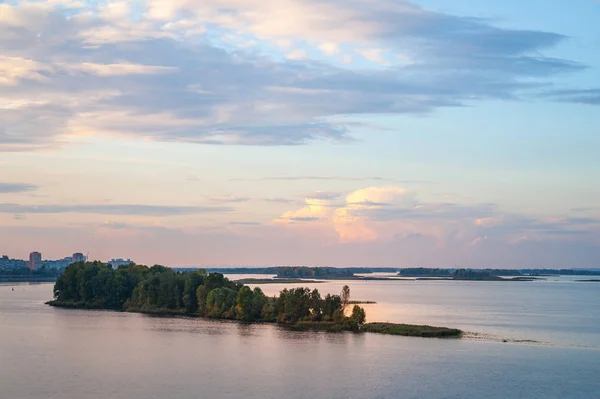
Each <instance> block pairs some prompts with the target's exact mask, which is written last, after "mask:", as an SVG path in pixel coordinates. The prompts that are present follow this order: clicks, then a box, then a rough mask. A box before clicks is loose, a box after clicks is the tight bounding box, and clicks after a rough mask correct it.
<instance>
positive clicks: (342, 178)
mask: <svg viewBox="0 0 600 399" xmlns="http://www.w3.org/2000/svg"><path fill="white" fill-rule="evenodd" d="M247 180H266V181H268V180H274V181H278V180H283V181H297V180H323V181H336V180H337V181H368V180H375V181H382V180H386V179H384V178H383V177H379V176H366V177H346V176H271V177H259V178H256V179H244V178H236V179H231V181H247Z"/></svg>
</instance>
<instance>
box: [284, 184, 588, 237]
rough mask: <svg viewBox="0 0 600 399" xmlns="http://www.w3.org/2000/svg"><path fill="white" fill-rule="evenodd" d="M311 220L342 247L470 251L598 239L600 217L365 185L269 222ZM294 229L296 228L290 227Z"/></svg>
mask: <svg viewBox="0 0 600 399" xmlns="http://www.w3.org/2000/svg"><path fill="white" fill-rule="evenodd" d="M297 220H311V221H314V222H315V224H314V225H312V226H313V227H311V228H312V229H313V230H311V231H312V233H313V234H319V233H318V232H316V231H315V230H314V227H318V228H319V229H321V232H322V233H325V232H327V231H335V233H336V234H337V236H338V238H339V241H340V242H342V243H353V242H375V241H378V242H381V241H383V242H387V241H390V240H396V239H399V238H400V239H405V238H409V237H426V238H428V239H432V240H434V241H435V242H436V243H437V245H440V246H447V245H455V246H457V247H461V246H462V247H469V246H471V247H473V246H476V245H477V246H479V245H483V244H484V242H488V240H489V241H502V242H505V243H517V242H521V241H523V240H524V239H527V240H532V239H534V240H553V239H558V238H560V239H568V238H569V237H573V238H575V237H578V238H581V239H588V240H592V241H593V240H595V239H600V218H594V217H571V216H564V217H553V218H534V217H530V216H525V215H520V214H513V213H508V212H502V211H501V210H500V209H499V207H498V206H497V205H496V204H491V203H475V204H473V203H448V202H444V203H440V202H423V201H421V200H419V199H418V196H417V193H416V192H414V191H412V190H408V189H406V188H403V187H397V186H382V187H376V186H374V187H367V188H364V189H359V190H356V191H353V192H351V193H349V194H347V195H346V196H345V198H344V200H343V202H342V203H340V201H339V200H337V198H335V197H334V198H330V196H327V195H325V196H323V197H322V198H312V197H310V196H309V197H308V198H306V199H305V205H304V207H302V208H300V209H297V210H293V211H288V212H285V213H283V214H282V215H281V216H280V217H279V218H278V219H275V220H274V223H275V224H276V225H277V224H283V225H285V224H286V223H287V224H290V223H292V224H293V222H294V221H297ZM292 227H293V228H298V227H301V226H296V227H294V226H292Z"/></svg>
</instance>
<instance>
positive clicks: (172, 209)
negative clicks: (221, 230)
mask: <svg viewBox="0 0 600 399" xmlns="http://www.w3.org/2000/svg"><path fill="white" fill-rule="evenodd" d="M231 211H233V208H230V207H227V206H167V205H117V204H90V205H19V204H6V203H4V204H2V203H0V213H18V214H60V213H88V214H98V215H144V216H181V215H196V214H204V213H228V212H231Z"/></svg>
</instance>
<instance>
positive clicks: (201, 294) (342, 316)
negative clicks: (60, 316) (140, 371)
mask: <svg viewBox="0 0 600 399" xmlns="http://www.w3.org/2000/svg"><path fill="white" fill-rule="evenodd" d="M54 298H55V300H54V301H52V302H50V304H51V305H55V306H68V307H81V308H96V309H113V310H124V311H131V312H143V313H170V314H186V315H197V316H201V317H209V318H216V319H235V320H242V321H248V322H253V321H263V322H277V323H280V324H287V325H300V324H302V323H307V324H308V323H322V324H323V325H332V326H335V327H336V329H343V330H355V329H358V327H359V326H360V325H361V324H363V323H364V322H365V319H366V314H365V311H364V309H363V308H361V307H360V306H357V305H354V307H353V308H352V311H351V312H346V309H348V310H349V308H348V306H349V300H350V289H349V288H348V286H344V288H343V289H342V292H341V294H340V295H331V294H327V295H325V296H324V297H322V296H321V294H320V293H319V291H318V290H317V289H313V290H310V289H309V288H304V287H300V288H294V289H284V290H283V291H281V292H280V293H279V295H278V296H273V297H268V296H266V295H265V294H264V293H263V291H262V290H261V289H260V288H258V287H256V288H254V289H251V288H250V287H248V286H245V285H243V284H239V283H235V282H233V281H230V280H229V279H227V278H226V277H224V276H223V274H221V273H216V272H213V273H207V272H206V271H205V270H204V269H200V270H197V271H184V272H178V271H174V270H172V269H170V268H167V267H164V266H159V265H155V266H152V267H147V266H142V265H135V264H130V265H125V266H120V267H119V268H117V269H113V268H112V267H111V266H109V265H106V264H104V263H101V262H87V263H84V262H78V263H73V264H71V265H69V266H68V267H67V268H66V269H65V271H64V273H63V274H61V275H60V276H59V277H58V279H57V281H56V284H55V286H54ZM346 313H350V315H348V316H347V315H346Z"/></svg>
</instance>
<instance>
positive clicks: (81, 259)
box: [72, 252, 86, 263]
mask: <svg viewBox="0 0 600 399" xmlns="http://www.w3.org/2000/svg"><path fill="white" fill-rule="evenodd" d="M85 260H86V259H85V256H84V255H83V254H82V253H80V252H75V253H74V254H73V258H72V261H73V263H77V262H85Z"/></svg>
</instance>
